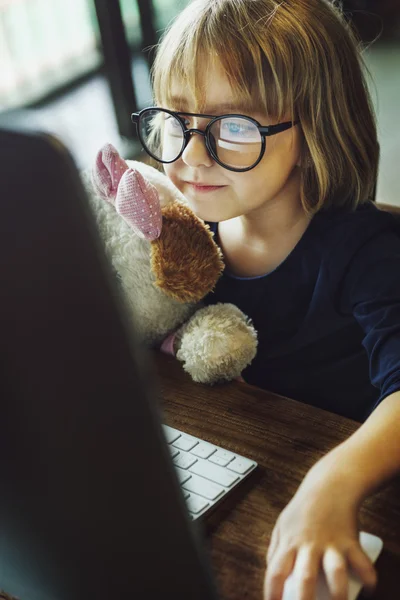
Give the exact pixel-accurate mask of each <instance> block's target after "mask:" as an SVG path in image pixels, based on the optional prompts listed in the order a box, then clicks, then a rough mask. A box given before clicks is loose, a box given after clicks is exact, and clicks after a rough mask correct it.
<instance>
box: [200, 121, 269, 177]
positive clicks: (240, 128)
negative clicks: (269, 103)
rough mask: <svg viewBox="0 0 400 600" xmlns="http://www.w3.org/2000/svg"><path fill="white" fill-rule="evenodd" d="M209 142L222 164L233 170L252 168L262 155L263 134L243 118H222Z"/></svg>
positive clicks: (211, 130) (216, 124)
mask: <svg viewBox="0 0 400 600" xmlns="http://www.w3.org/2000/svg"><path fill="white" fill-rule="evenodd" d="M209 141H210V144H211V147H212V149H213V150H214V152H215V154H216V155H217V157H218V159H219V160H220V161H221V163H223V164H224V165H226V166H227V167H230V168H232V169H247V168H249V167H252V166H253V165H254V164H255V163H256V162H257V161H258V159H259V158H260V155H261V150H262V137H261V134H260V132H259V131H258V128H257V126H256V125H255V123H253V122H252V121H250V120H249V119H245V118H243V117H222V118H221V119H218V121H215V123H213V124H212V126H211V128H210V131H209Z"/></svg>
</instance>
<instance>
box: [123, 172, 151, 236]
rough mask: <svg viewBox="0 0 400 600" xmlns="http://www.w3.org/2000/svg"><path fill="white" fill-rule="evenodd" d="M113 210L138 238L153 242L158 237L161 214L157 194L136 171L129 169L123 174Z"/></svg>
mask: <svg viewBox="0 0 400 600" xmlns="http://www.w3.org/2000/svg"><path fill="white" fill-rule="evenodd" d="M115 208H116V209H117V212H118V213H119V214H120V215H121V217H122V218H123V219H124V220H125V221H126V222H127V223H128V225H130V227H132V229H133V231H134V232H135V233H136V235H138V236H139V237H142V238H145V239H147V240H150V241H153V240H155V239H157V238H158V237H159V236H160V234H161V227H162V214H161V206H160V202H159V199H158V192H157V190H156V188H155V187H154V185H152V184H151V183H149V182H148V181H146V180H145V179H144V177H143V176H142V175H141V174H140V173H139V172H138V171H134V170H133V169H129V170H128V171H126V172H125V173H124V174H123V176H122V179H121V181H120V184H119V186H118V192H117V197H116V200H115Z"/></svg>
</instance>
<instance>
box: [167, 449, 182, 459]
mask: <svg viewBox="0 0 400 600" xmlns="http://www.w3.org/2000/svg"><path fill="white" fill-rule="evenodd" d="M168 450H169V451H170V453H171V458H175V456H178V454H179V450H178V449H177V448H174V447H173V446H168Z"/></svg>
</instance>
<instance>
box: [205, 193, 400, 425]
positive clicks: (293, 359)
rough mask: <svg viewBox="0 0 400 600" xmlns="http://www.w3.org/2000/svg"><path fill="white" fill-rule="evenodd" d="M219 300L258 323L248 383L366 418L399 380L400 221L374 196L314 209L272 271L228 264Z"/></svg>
mask: <svg viewBox="0 0 400 600" xmlns="http://www.w3.org/2000/svg"><path fill="white" fill-rule="evenodd" d="M210 227H211V229H212V230H213V231H214V232H215V235H216V241H217V243H218V226H217V224H216V223H211V224H210ZM217 302H231V303H233V304H236V306H238V307H239V308H240V309H241V310H242V311H243V312H244V313H245V314H246V315H247V316H248V317H250V318H251V319H252V321H253V324H254V327H255V328H256V330H257V332H258V340H259V342H258V350H257V356H256V358H255V359H254V360H253V362H252V363H251V365H250V366H249V367H247V368H246V369H245V371H244V372H243V377H244V379H245V380H246V381H247V382H248V383H251V384H253V385H256V386H259V387H262V388H264V389H267V390H270V391H273V392H276V393H278V394H282V395H285V396H289V397H290V398H294V399H296V400H300V401H302V402H306V403H308V404H312V405H314V406H318V407H320V408H323V409H326V410H329V411H332V412H335V413H338V414H341V415H344V416H347V417H350V418H352V419H356V420H358V421H364V420H365V419H366V418H367V417H368V415H369V414H370V413H371V411H372V410H373V409H374V408H375V407H376V405H377V404H378V403H379V402H380V401H381V400H383V399H384V398H385V397H386V396H388V395H389V394H391V393H393V392H395V391H396V390H399V389H400V224H399V222H398V221H397V220H396V219H395V218H394V217H393V216H392V215H390V214H388V213H385V212H383V211H380V210H378V209H377V208H376V207H375V205H374V204H372V203H369V204H366V205H363V206H360V207H359V208H358V209H357V210H356V211H355V212H350V211H345V210H343V209H335V210H328V211H323V212H320V213H318V214H317V215H315V216H314V217H313V218H312V220H311V222H310V224H309V226H308V228H307V230H306V231H305V233H304V234H303V237H302V238H301V240H300V241H299V242H298V244H297V245H296V247H295V248H294V249H293V251H292V252H291V253H290V254H289V256H288V257H287V258H286V259H285V260H284V261H283V262H282V263H281V264H280V265H279V266H278V267H277V268H276V269H275V270H273V271H272V272H270V273H268V274H266V275H263V276H260V277H237V276H234V275H233V274H231V273H229V271H228V270H227V269H225V271H224V273H223V275H222V277H221V278H220V280H219V281H218V283H217V285H216V287H215V290H214V291H213V292H212V293H210V294H209V295H208V296H207V298H206V304H215V303H217Z"/></svg>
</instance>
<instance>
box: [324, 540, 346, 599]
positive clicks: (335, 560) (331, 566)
mask: <svg viewBox="0 0 400 600" xmlns="http://www.w3.org/2000/svg"><path fill="white" fill-rule="evenodd" d="M322 567H323V569H324V571H325V576H326V581H327V584H328V588H329V590H330V593H331V596H332V599H333V600H347V597H348V586H349V582H348V574H347V561H346V558H345V557H344V556H343V555H342V554H341V553H340V552H339V551H338V550H336V548H332V547H329V548H327V550H325V553H324V556H323V558H322Z"/></svg>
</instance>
